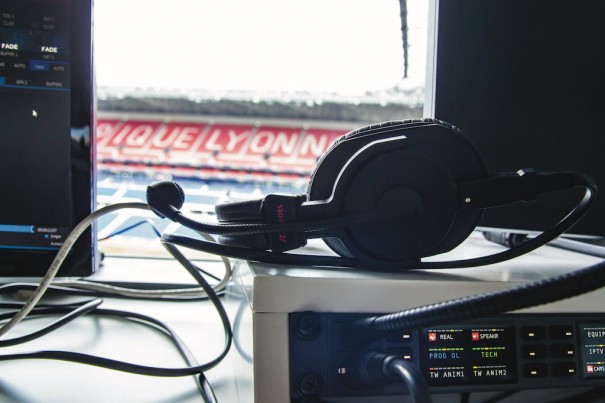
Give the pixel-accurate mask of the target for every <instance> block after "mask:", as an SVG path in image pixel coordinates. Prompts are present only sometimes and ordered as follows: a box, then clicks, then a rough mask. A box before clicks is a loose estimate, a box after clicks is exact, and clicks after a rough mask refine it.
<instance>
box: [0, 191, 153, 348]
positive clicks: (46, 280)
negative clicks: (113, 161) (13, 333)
mask: <svg viewBox="0 0 605 403" xmlns="http://www.w3.org/2000/svg"><path fill="white" fill-rule="evenodd" d="M126 208H135V209H144V210H148V209H149V206H148V205H147V204H146V203H117V204H112V205H110V206H106V207H102V208H100V209H99V210H97V211H94V212H92V213H91V214H90V215H89V216H88V217H86V218H85V219H83V220H82V221H80V222H79V223H78V225H76V226H75V228H74V229H73V230H72V231H71V233H70V234H69V235H68V236H67V238H65V242H63V245H62V246H61V248H60V249H59V252H58V253H57V256H55V258H54V259H53V261H52V263H51V264H50V267H49V269H48V271H47V272H46V274H45V275H44V277H43V278H42V280H41V281H40V284H38V287H37V288H36V289H35V290H34V291H33V292H32V294H31V295H30V297H29V299H28V300H27V302H26V303H25V305H23V307H22V308H21V309H20V310H19V312H17V313H16V314H15V316H13V317H12V318H11V319H10V320H9V321H8V322H6V323H5V324H4V325H2V327H0V337H1V336H3V335H5V334H6V333H7V332H8V331H9V330H11V329H12V328H13V327H15V325H17V323H19V322H21V321H22V320H23V318H25V317H26V316H27V314H29V313H30V312H31V310H32V309H33V308H34V307H35V306H36V304H37V303H38V302H39V301H40V299H41V298H42V296H43V295H44V293H45V292H46V290H47V289H48V287H49V286H50V285H51V282H52V281H53V279H54V278H55V276H56V275H57V272H58V271H59V268H60V267H61V265H62V264H63V261H64V260H65V258H66V257H67V255H68V253H69V251H70V249H71V247H72V246H73V245H74V243H76V241H77V240H78V238H79V237H80V235H82V233H83V232H84V231H85V230H86V228H88V227H89V226H90V224H92V223H93V222H94V221H95V220H96V219H97V218H99V217H101V216H103V215H105V214H108V213H111V212H113V211H116V210H121V209H126Z"/></svg>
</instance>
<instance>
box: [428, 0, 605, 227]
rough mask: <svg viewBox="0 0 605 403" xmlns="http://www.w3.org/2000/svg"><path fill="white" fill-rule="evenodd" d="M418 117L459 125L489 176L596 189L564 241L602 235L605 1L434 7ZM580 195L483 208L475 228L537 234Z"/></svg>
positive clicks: (456, 0) (457, 1) (455, 1)
mask: <svg viewBox="0 0 605 403" xmlns="http://www.w3.org/2000/svg"><path fill="white" fill-rule="evenodd" d="M431 12H432V16H431V18H430V21H429V42H430V43H431V44H432V47H431V48H430V50H429V62H428V69H429V71H428V73H427V87H426V94H427V102H426V105H425V108H426V109H425V115H426V116H433V117H436V118H438V119H442V120H445V121H447V122H450V123H452V124H454V125H456V126H458V127H459V128H460V129H461V130H462V132H463V134H464V135H466V136H467V137H468V138H469V139H470V140H471V141H472V142H473V143H474V144H475V146H476V147H477V149H478V151H479V153H480V154H481V156H482V157H483V159H484V162H485V164H486V166H487V168H488V171H489V172H505V171H509V172H510V171H513V172H514V171H517V170H519V169H522V168H534V169H536V170H538V171H575V172H578V173H583V174H586V175H588V176H590V177H592V178H593V180H594V181H595V182H596V183H597V185H598V186H599V188H600V189H601V196H597V199H596V203H595V205H594V207H593V208H592V210H591V211H590V212H589V213H588V215H587V216H586V217H585V218H584V219H582V221H580V222H579V223H578V224H577V225H575V226H574V227H573V228H572V229H571V230H570V234H575V235H589V236H598V237H603V236H605V224H604V223H605V197H604V196H603V195H602V193H603V191H605V158H603V155H604V153H605V130H604V129H603V124H602V120H603V113H604V109H603V105H605V102H604V101H603V99H604V95H603V94H605V73H604V72H605V30H604V29H603V15H605V2H602V1H599V0H588V1H581V2H572V1H569V0H564V1H563V0H534V1H526V0H495V1H476V0H447V1H445V0H444V1H438V0H434V1H433V2H432V7H431ZM581 196H582V191H581V190H579V189H578V192H576V191H573V190H572V191H569V192H559V193H553V194H545V195H544V196H541V197H540V198H539V199H538V201H536V202H533V203H519V204H515V205H512V206H508V207H504V208H494V209H488V210H487V211H486V212H485V214H484V217H483V219H482V221H481V222H480V226H482V227H487V228H498V229H507V230H518V231H521V232H527V231H542V230H545V229H546V228H549V227H550V226H552V225H553V224H554V223H556V222H557V221H558V219H560V218H562V217H563V216H564V215H565V214H566V213H567V211H569V210H570V209H571V208H572V207H573V206H574V205H575V204H576V203H577V202H578V201H579V199H580V198H581Z"/></svg>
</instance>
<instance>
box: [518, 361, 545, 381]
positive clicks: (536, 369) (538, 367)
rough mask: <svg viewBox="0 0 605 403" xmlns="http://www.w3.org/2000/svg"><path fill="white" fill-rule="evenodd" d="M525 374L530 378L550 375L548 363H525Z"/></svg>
mask: <svg viewBox="0 0 605 403" xmlns="http://www.w3.org/2000/svg"><path fill="white" fill-rule="evenodd" d="M523 375H525V376H526V377H528V378H542V377H544V376H546V375H548V366H547V365H546V364H542V363H540V364H525V365H524V366H523Z"/></svg>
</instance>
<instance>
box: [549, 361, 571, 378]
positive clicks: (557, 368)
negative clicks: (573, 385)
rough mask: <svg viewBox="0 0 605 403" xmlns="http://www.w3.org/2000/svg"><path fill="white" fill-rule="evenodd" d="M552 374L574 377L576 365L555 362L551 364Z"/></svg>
mask: <svg viewBox="0 0 605 403" xmlns="http://www.w3.org/2000/svg"><path fill="white" fill-rule="evenodd" d="M552 374H553V375H554V376H574V375H575V374H576V364H574V363H573V362H555V363H554V364H552Z"/></svg>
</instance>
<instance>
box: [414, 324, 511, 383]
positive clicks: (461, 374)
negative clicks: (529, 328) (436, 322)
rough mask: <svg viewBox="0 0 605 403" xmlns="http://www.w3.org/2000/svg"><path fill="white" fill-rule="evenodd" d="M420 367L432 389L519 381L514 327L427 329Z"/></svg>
mask: <svg viewBox="0 0 605 403" xmlns="http://www.w3.org/2000/svg"><path fill="white" fill-rule="evenodd" d="M421 338H422V339H421V343H420V363H421V369H422V372H423V374H424V375H425V379H427V381H428V384H429V386H453V385H481V384H504V383H512V382H516V381H517V364H516V348H515V329H514V326H497V327H494V326H485V327H482V326H480V325H469V326H455V327H439V328H434V329H425V330H424V331H423V332H422V334H421Z"/></svg>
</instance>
